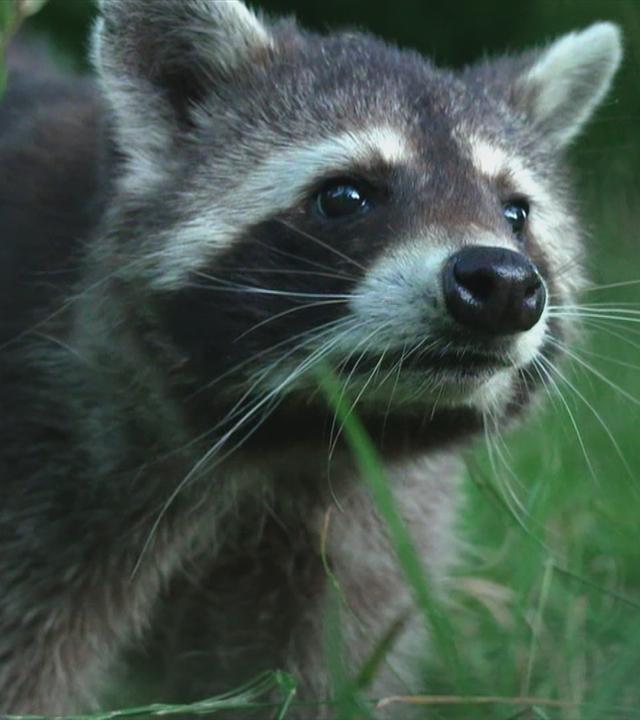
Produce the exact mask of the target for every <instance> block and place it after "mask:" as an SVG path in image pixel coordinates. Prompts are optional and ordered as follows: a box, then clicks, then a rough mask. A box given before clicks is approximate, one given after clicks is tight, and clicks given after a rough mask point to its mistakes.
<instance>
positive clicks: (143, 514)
mask: <svg viewBox="0 0 640 720" xmlns="http://www.w3.org/2000/svg"><path fill="white" fill-rule="evenodd" d="M93 57H94V62H95V66H96V69H97V74H98V82H97V88H96V86H95V85H94V84H93V83H92V82H89V81H85V80H79V79H74V78H66V77H64V76H62V75H57V74H56V73H52V71H47V72H45V73H38V72H35V71H34V69H33V67H32V66H31V63H30V61H28V60H26V59H25V58H24V57H21V56H20V53H16V54H15V56H14V57H13V58H12V62H11V71H10V77H9V87H8V93H7V95H6V97H5V98H4V100H3V104H2V107H1V109H0V165H1V166H2V168H3V172H2V175H1V176H0V228H1V236H2V243H1V244H0V274H1V275H0V286H1V287H2V288H3V291H4V292H3V295H2V297H1V298H0V342H1V343H2V345H1V350H0V378H1V381H0V407H2V413H1V414H0V448H1V449H0V588H1V589H2V591H1V592H0V712H4V713H47V714H54V713H65V712H80V711H81V710H84V709H87V708H92V707H96V706H97V705H98V704H99V702H100V696H101V692H102V690H103V688H104V686H105V685H106V683H107V682H108V680H109V678H110V677H111V673H112V671H113V668H114V667H122V665H123V663H124V662H125V658H127V659H128V660H129V661H130V662H131V663H133V664H134V665H135V666H137V664H138V663H141V662H143V658H144V655H145V652H149V653H150V654H153V655H154V656H155V657H156V659H157V658H166V661H165V662H162V661H161V662H159V663H157V664H156V668H155V670H156V672H159V673H160V677H159V686H160V687H161V688H162V696H160V697H156V698H155V699H157V700H180V701H187V700H190V699H196V698H197V697H198V696H204V695H209V694H212V693H214V692H216V691H219V690H224V689H228V688H229V687H232V686H233V685H234V684H235V683H238V682H241V681H244V680H246V679H247V678H248V677H249V676H251V675H253V674H255V673H257V672H259V671H260V670H263V669H270V668H275V667H282V668H285V669H288V670H290V671H291V672H294V673H295V674H296V675H297V677H298V679H299V681H300V697H302V698H306V699H310V698H316V699H317V698H322V697H327V696H329V695H330V694H331V692H332V688H331V686H330V673H329V671H328V668H327V666H326V659H325V647H324V638H323V635H324V608H325V606H326V603H327V600H328V598H329V596H330V592H331V582H330V581H329V580H328V579H327V577H326V572H325V569H324V566H323V562H322V559H321V557H320V536H321V534H322V528H323V527H324V524H325V519H326V517H327V512H328V511H329V509H330V508H332V511H331V513H330V522H329V525H328V533H327V538H326V540H327V548H326V549H327V558H328V562H329V563H330V565H331V567H332V570H333V573H334V574H335V577H336V578H337V580H338V582H339V583H340V586H341V588H342V592H343V593H344V596H345V597H346V599H347V603H348V605H349V607H350V611H345V612H344V617H343V622H344V633H345V638H346V640H347V643H346V644H347V649H348V653H349V658H348V662H349V664H350V666H351V667H353V668H354V669H355V668H357V666H358V663H360V662H361V661H363V660H364V659H365V658H366V657H367V655H368V653H369V652H370V651H371V649H372V648H373V647H374V646H375V644H376V642H377V641H378V640H379V639H380V637H381V636H382V635H383V634H384V633H385V631H386V630H387V629H388V628H389V626H390V625H392V624H393V623H394V622H397V621H398V620H399V619H400V618H403V617H408V618H409V619H408V621H407V623H406V625H405V631H404V633H403V634H401V636H400V637H399V638H398V640H397V642H396V644H395V645H394V648H393V650H392V651H391V653H390V656H389V658H388V664H387V666H385V668H384V669H383V671H382V672H381V673H380V675H379V677H378V678H377V679H376V681H375V683H374V685H373V687H372V688H371V692H372V694H373V695H377V696H379V695H383V694H387V693H395V692H397V691H406V690H407V687H408V688H409V689H412V688H413V689H419V683H418V678H417V676H416V674H415V672H416V671H417V669H418V668H419V660H420V658H423V657H424V656H425V654H426V650H427V648H428V644H429V639H428V638H427V637H424V636H423V634H422V633H421V631H420V630H419V629H417V627H416V626H415V623H413V622H412V620H411V612H412V600H411V594H410V592H409V590H408V588H407V587H406V584H405V581H404V579H403V577H402V575H401V573H400V572H399V570H398V568H397V565H396V563H395V561H394V556H393V551H392V548H391V546H390V544H389V540H388V538H387V535H386V532H385V527H384V523H383V522H382V520H381V519H380V517H379V516H378V515H377V513H376V511H375V509H374V507H373V506H372V502H371V500H370V498H369V497H368V495H367V493H366V491H365V489H364V488H363V487H362V485H361V484H360V483H359V482H358V478H357V473H356V471H355V468H354V465H353V462H352V459H351V455H350V452H349V449H348V448H347V447H346V446H345V445H344V443H343V442H341V441H340V440H339V439H338V440H337V441H336V442H334V440H335V438H334V436H333V435H332V432H331V430H332V418H331V413H330V411H329V410H328V409H327V407H326V403H325V402H324V401H323V399H322V394H321V393H319V392H318V388H317V385H316V381H315V379H314V375H313V372H312V371H313V369H314V367H316V366H317V364H318V363H319V362H320V361H321V360H322V361H324V362H326V363H328V364H329V365H330V366H333V368H334V369H335V370H336V372H338V373H339V374H341V377H342V380H343V382H344V383H345V387H346V388H347V392H348V394H349V396H350V397H352V398H354V399H355V398H358V400H359V402H358V413H359V415H360V416H361V418H362V420H363V422H364V423H365V425H366V427H367V429H368V430H369V432H370V433H371V436H372V437H373V439H374V441H375V442H376V444H377V447H378V449H379V452H380V454H381V456H382V457H383V458H384V461H385V463H386V466H387V470H388V473H389V477H390V479H391V481H392V482H393V486H394V492H395V493H396V496H397V499H398V502H399V505H400V507H401V509H402V511H403V514H404V516H405V519H406V522H407V525H408V527H409V529H410V531H411V533H412V535H413V538H414V540H415V542H416V545H417V546H418V548H419V549H420V551H421V553H422V556H423V558H424V562H425V565H426V567H427V568H428V571H429V573H430V575H431V576H432V578H433V580H434V582H436V581H438V580H440V579H442V578H443V576H445V575H446V572H447V568H448V567H449V566H450V563H451V561H452V559H453V557H454V556H455V545H456V541H455V537H454V534H453V527H452V525H453V518H454V515H455V503H456V494H457V493H456V486H457V482H456V477H457V474H458V470H459V460H458V456H459V452H460V447H461V446H462V445H464V444H465V443H467V442H468V441H469V440H470V439H472V438H473V436H474V434H475V433H476V432H478V431H480V430H482V428H483V425H484V423H485V422H486V418H487V417H489V416H490V417H491V418H492V420H493V421H497V422H504V423H506V422H508V420H509V419H510V418H512V417H514V416H516V415H519V414H520V413H521V412H522V411H523V410H524V409H525V408H526V407H527V406H529V405H530V403H531V399H532V397H533V396H534V395H535V393H536V391H537V389H538V385H539V384H540V382H541V377H544V375H543V374H538V376H536V373H535V372H534V370H535V366H534V363H535V362H536V360H538V359H539V358H541V357H544V355H545V354H548V353H551V352H552V348H553V345H552V344H550V343H549V342H548V340H549V338H553V337H559V336H564V335H566V334H567V332H568V331H569V330H570V328H568V327H564V326H562V325H561V324H560V323H559V322H556V323H555V324H554V323H552V322H551V320H550V319H549V314H548V313H547V312H546V311H545V312H543V313H542V315H541V317H540V318H539V319H538V321H537V323H536V324H535V326H534V327H532V328H531V329H529V330H527V331H523V332H518V333H512V334H509V335H506V336H501V337H499V338H494V337H484V336H480V335H478V334H477V333H475V331H473V329H469V328H461V327H458V326H457V325H456V323H455V322H453V321H452V319H451V317H450V316H449V314H448V312H447V310H446V303H445V299H444V296H443V288H442V282H441V277H442V273H443V272H444V270H443V268H444V267H445V266H446V263H447V261H448V259H449V258H450V257H451V256H452V254H453V253H455V252H456V251H457V250H459V249H460V248H462V247H464V246H468V245H481V246H491V247H498V248H504V249H510V250H514V251H517V252H518V253H520V254H521V255H526V256H527V257H529V258H530V259H531V261H532V262H535V264H536V267H537V272H538V273H539V275H540V276H541V277H542V280H543V282H544V286H545V288H546V292H547V294H548V296H549V297H552V298H553V302H554V303H555V304H563V303H571V302H573V300H574V298H575V295H576V293H577V292H578V291H579V289H580V287H581V284H582V282H583V278H582V272H581V269H580V256H581V252H582V247H581V237H580V231H579V226H578V223H577V220H576V218H575V214H574V212H573V210H572V203H571V200H570V195H569V192H568V190H567V183H566V177H565V175H566V173H565V168H564V165H563V159H562V152H561V150H562V149H564V147H565V146H566V145H567V143H568V142H569V141H570V140H571V139H573V137H574V136H575V135H576V133H577V132H578V131H579V129H580V128H581V127H582V125H583V124H584V122H585V121H586V120H587V118H588V116H589V115H591V113H592V112H593V110H594V109H595V107H596V105H597V104H598V103H599V102H600V101H601V99H602V97H603V96H604V93H605V92H606V90H607V88H608V86H609V84H610V81H611V79H612V76H613V74H614V72H615V69H616V67H617V65H618V63H619V60H620V39H619V33H618V30H617V29H616V28H615V27H614V26H612V25H610V24H607V23H601V24H598V25H595V26H593V27H591V28H589V29H587V30H586V31H583V32H579V33H574V34H572V35H569V36H567V37H565V38H562V39H560V40H559V41H557V42H556V43H554V44H552V45H551V46H550V47H549V48H546V49H543V50H540V51H536V52H532V53H529V54H526V55H523V56H521V57H513V58H502V59H498V60H496V61H487V62H484V63H482V64H480V65H477V66H473V67H470V68H468V69H466V70H464V71H461V72H458V73H454V72H450V71H445V70H441V69H438V68H436V67H435V66H433V65H432V64H431V63H430V62H429V61H427V60H425V59H423V58H422V57H420V56H419V55H417V54H415V53H412V52H406V51H400V50H398V49H396V48H393V47H390V46H388V45H386V44H385V43H383V42H381V41H380V40H377V39H375V38H373V37H370V36H367V35H365V34H353V33H348V34H340V33H336V34H332V35H328V36H320V35H316V34H313V33H308V32H306V31H304V30H302V29H300V28H298V27H297V25H296V24H295V23H294V22H292V21H290V20H286V21H278V22H268V21H266V20H265V19H263V18H261V17H259V16H258V15H256V14H254V13H252V12H251V11H250V10H248V9H247V8H246V7H245V6H244V5H243V4H241V3H240V2H236V1H235V0H234V1H231V2H216V1H215V0H161V1H159V0H102V2H101V17H100V19H99V20H98V22H97V24H96V28H95V33H94V41H93ZM7 169H9V170H7ZM345 177H346V178H347V180H346V181H345V182H350V180H349V178H356V179H357V181H358V182H361V183H362V184H363V185H362V186H363V187H366V188H367V190H366V192H369V193H370V194H371V196H372V198H373V204H372V206H371V207H370V209H369V211H368V212H362V213H357V214H355V215H354V216H353V217H348V218H347V219H343V220H339V221H337V220H336V221H330V220H329V219H328V218H327V217H324V216H323V215H322V213H321V212H319V210H318V193H319V192H321V191H322V188H323V187H325V183H326V182H327V180H331V178H333V179H334V182H335V180H336V178H337V179H340V178H345ZM521 196H526V198H527V200H528V202H529V203H530V216H529V218H528V221H527V226H526V231H525V232H524V233H523V234H522V235H521V236H518V237H516V236H515V235H514V233H513V232H512V230H511V228H510V226H509V224H508V223H507V222H506V221H505V217H504V215H503V205H504V204H505V203H508V202H509V201H510V199H511V198H514V197H521ZM536 378H537V379H536ZM330 455H331V458H330V457H329V456H330ZM329 459H331V462H330V463H329V462H328V460H329ZM328 468H330V471H329V470H328ZM336 501H337V502H336ZM334 504H335V506H334ZM145 649H146V650H145ZM151 650H153V652H152V653H151ZM321 712H323V711H318V712H315V711H314V715H313V716H314V717H319V716H320V713H321ZM326 712H328V711H326ZM293 717H300V718H302V717H307V715H305V714H304V712H303V711H302V710H300V711H298V714H294V715H293Z"/></svg>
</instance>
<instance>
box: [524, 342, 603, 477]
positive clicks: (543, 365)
mask: <svg viewBox="0 0 640 720" xmlns="http://www.w3.org/2000/svg"><path fill="white" fill-rule="evenodd" d="M534 363H535V364H536V366H537V367H539V368H540V370H541V371H542V372H543V373H544V375H545V377H546V379H547V382H549V383H550V384H551V385H552V386H553V388H554V389H555V391H556V394H557V397H558V398H559V399H560V401H561V402H562V405H563V406H564V409H565V410H566V411H567V415H568V416H569V420H570V422H571V425H572V426H573V429H574V431H575V434H576V437H577V439H578V444H579V445H580V449H581V451H582V454H583V456H584V459H585V461H586V463H587V467H588V468H589V472H590V473H591V477H592V478H593V479H594V481H595V482H596V483H598V476H597V474H596V471H595V468H594V467H593V463H592V462H591V458H590V457H589V453H588V452H587V446H586V444H585V442H584V438H583V437H582V433H581V432H580V429H579V428H578V423H577V422H576V419H575V416H574V414H573V413H572V412H571V408H570V407H569V403H568V402H567V400H566V398H565V396H564V394H563V392H562V390H561V389H560V386H559V385H558V383H557V382H556V380H555V378H554V377H553V376H552V375H551V372H550V370H551V371H553V372H554V373H555V372H557V368H556V367H555V365H554V364H553V363H551V361H550V360H549V359H548V358H546V357H545V356H544V355H540V356H538V358H536V360H535V361H534ZM548 368H549V369H548Z"/></svg>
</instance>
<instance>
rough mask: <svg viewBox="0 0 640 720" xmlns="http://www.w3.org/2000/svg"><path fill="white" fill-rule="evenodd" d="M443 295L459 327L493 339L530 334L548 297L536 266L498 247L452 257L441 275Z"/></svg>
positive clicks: (479, 248)
mask: <svg viewBox="0 0 640 720" xmlns="http://www.w3.org/2000/svg"><path fill="white" fill-rule="evenodd" d="M443 290H444V298H445V302H446V305H447V309H448V310H449V313H450V314H451V316H452V317H453V318H454V319H455V320H456V321H457V322H459V323H461V324H462V325H465V326H466V327H469V328H472V329H474V330H480V331H483V332H488V333H491V334H492V335H509V334H511V333H517V332H523V331H524V330H529V329H530V328H532V327H533V326H534V325H535V324H536V323H537V322H538V320H539V319H540V316H541V315H542V311H543V309H544V304H545V301H546V297H547V293H546V291H545V289H544V285H543V283H542V278H541V277H540V275H539V274H538V271H537V270H536V268H535V266H534V264H533V263H532V262H531V261H530V260H528V259H527V258H526V257H525V256H524V255H522V254H520V253H517V252H514V251H513V250H507V249H505V248H500V247H482V246H476V247H466V248H463V249H462V250H460V251H458V252H457V253H455V255H452V256H451V257H450V258H449V260H448V262H447V264H446V265H445V267H444V270H443Z"/></svg>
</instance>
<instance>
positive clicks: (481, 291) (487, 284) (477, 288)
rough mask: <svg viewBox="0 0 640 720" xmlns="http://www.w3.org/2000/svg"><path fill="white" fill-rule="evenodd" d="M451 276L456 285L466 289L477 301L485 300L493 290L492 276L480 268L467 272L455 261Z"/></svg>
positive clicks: (493, 281)
mask: <svg viewBox="0 0 640 720" xmlns="http://www.w3.org/2000/svg"><path fill="white" fill-rule="evenodd" d="M453 276H454V278H455V280H456V282H457V283H458V285H460V287H462V288H464V289H465V290H467V292H469V293H470V294H471V295H472V296H473V299H474V300H476V301H477V302H487V301H488V300H489V299H490V298H491V296H492V295H493V293H494V291H495V279H494V277H493V276H492V274H491V273H490V272H484V271H483V270H482V269H481V268H480V269H477V268H476V269H474V270H473V272H468V271H466V270H464V269H463V268H461V267H460V266H459V264H458V263H456V264H455V265H454V266H453Z"/></svg>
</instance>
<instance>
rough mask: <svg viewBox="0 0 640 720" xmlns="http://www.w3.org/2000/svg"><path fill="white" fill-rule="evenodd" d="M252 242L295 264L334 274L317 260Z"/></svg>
mask: <svg viewBox="0 0 640 720" xmlns="http://www.w3.org/2000/svg"><path fill="white" fill-rule="evenodd" d="M254 242H255V243H256V245H259V246H261V247H264V248H266V249H267V250H269V252H272V253H276V255H281V256H282V257H287V258H289V259H291V260H296V261H297V262H302V263H304V264H305V265H309V266H310V267H316V268H319V269H320V270H325V271H327V272H329V273H332V274H333V273H335V272H336V269H335V268H334V267H331V266H330V265H325V264H323V263H321V262H318V261H317V260H310V259H309V258H307V257H304V256H303V255H296V254H295V253H292V252H289V251H287V250H282V249H281V248H278V247H275V246H272V245H267V244H266V243H264V242H261V241H260V240H254ZM340 277H343V278H344V279H345V280H350V281H352V282H353V281H356V280H357V278H356V277H355V276H353V275H349V274H347V273H341V274H340Z"/></svg>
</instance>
